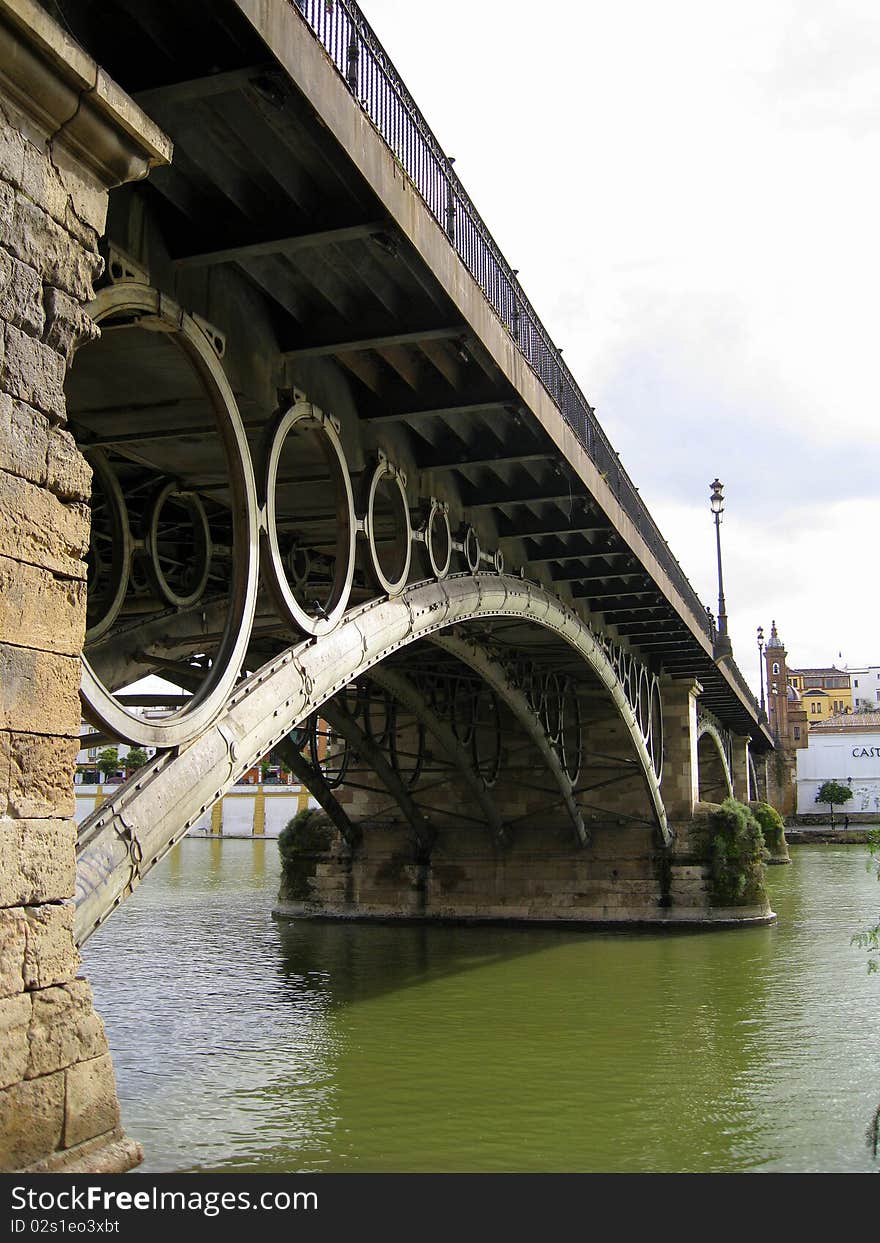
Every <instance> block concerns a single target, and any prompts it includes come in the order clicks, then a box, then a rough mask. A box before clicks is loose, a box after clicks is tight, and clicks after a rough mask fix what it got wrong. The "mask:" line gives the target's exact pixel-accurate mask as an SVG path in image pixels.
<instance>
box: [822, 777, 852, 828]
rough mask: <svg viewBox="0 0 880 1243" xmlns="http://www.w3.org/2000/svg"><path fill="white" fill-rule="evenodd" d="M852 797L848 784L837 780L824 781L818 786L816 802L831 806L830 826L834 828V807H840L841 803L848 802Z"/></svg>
mask: <svg viewBox="0 0 880 1243" xmlns="http://www.w3.org/2000/svg"><path fill="white" fill-rule="evenodd" d="M851 798H852V790H851V789H850V788H849V786H845V785H841V784H840V782H839V781H824V782H823V783H822V785H821V786H820V787H819V791H818V793H817V795H816V802H817V803H827V804H828V806H829V807H830V808H831V827H832V829H833V828H834V807H835V805H836V806H838V807H840V806H841V805H842V804H843V803H847V802H849V800H850V799H851Z"/></svg>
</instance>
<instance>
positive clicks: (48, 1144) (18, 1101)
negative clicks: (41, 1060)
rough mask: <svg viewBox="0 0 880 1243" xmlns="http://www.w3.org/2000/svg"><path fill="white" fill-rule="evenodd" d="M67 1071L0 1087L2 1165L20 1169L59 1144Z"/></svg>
mask: <svg viewBox="0 0 880 1243" xmlns="http://www.w3.org/2000/svg"><path fill="white" fill-rule="evenodd" d="M86 1064H87V1065H88V1063H86ZM66 1073H67V1072H66V1071H63V1070H61V1071H57V1072H56V1073H55V1074H54V1075H44V1076H43V1077H42V1078H41V1079H25V1080H23V1081H22V1082H21V1083H14V1084H12V1085H11V1087H8V1088H4V1089H3V1091H0V1169H2V1170H20V1169H22V1168H23V1167H25V1166H27V1165H30V1164H31V1163H32V1162H34V1161H38V1160H39V1159H40V1158H41V1157H44V1156H45V1155H46V1153H47V1152H54V1150H55V1149H56V1148H57V1147H58V1146H59V1144H60V1143H61V1137H62V1134H63V1131H64V1103H65V1076H66Z"/></svg>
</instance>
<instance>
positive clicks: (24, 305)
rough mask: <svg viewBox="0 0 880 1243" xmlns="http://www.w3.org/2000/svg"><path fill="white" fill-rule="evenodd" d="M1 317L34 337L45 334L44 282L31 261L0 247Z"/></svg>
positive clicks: (0, 318)
mask: <svg viewBox="0 0 880 1243" xmlns="http://www.w3.org/2000/svg"><path fill="white" fill-rule="evenodd" d="M0 320H5V321H6V322H7V323H10V324H15V326H16V328H20V329H21V330H22V332H26V333H27V334H28V336H31V337H42V335H43V329H44V327H45V323H46V314H45V311H44V310H43V282H42V281H41V280H40V276H39V273H37V272H35V271H34V269H33V268H29V267H28V266H27V264H24V263H21V262H20V261H19V260H18V259H14V258H13V257H12V255H10V254H7V253H6V252H5V251H3V250H0Z"/></svg>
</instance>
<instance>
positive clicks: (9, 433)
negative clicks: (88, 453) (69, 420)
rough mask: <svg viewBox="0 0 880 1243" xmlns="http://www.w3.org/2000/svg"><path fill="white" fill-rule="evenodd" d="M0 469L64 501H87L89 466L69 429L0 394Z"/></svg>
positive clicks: (89, 476)
mask: <svg viewBox="0 0 880 1243" xmlns="http://www.w3.org/2000/svg"><path fill="white" fill-rule="evenodd" d="M0 470H5V471H9V473H10V474H11V475H18V476H19V477H20V478H21V479H27V480H28V481H29V482H30V483H36V484H39V485H40V486H41V487H42V486H45V487H47V488H48V489H49V491H50V492H53V493H54V494H55V495H56V496H58V497H60V498H61V500H64V501H88V500H89V498H90V496H91V492H92V468H91V467H90V466H89V464H88V462H87V461H86V459H85V458H84V457H83V455H82V454H81V453H80V451H79V449H78V448H77V445H76V441H75V440H74V439H73V436H71V434H70V432H68V431H67V430H65V428H63V427H57V426H55V425H53V424H52V423H51V421H50V420H49V419H48V418H47V417H46V415H45V414H41V413H40V411H39V410H34V409H33V408H32V407H31V406H28V405H26V404H25V403H24V402H22V401H18V400H16V399H15V398H13V397H10V396H9V394H8V393H0Z"/></svg>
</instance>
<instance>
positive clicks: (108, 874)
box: [76, 573, 671, 943]
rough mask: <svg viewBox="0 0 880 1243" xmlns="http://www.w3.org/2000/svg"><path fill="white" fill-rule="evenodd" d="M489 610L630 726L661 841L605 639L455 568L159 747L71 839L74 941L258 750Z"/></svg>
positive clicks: (530, 592) (551, 598)
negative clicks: (591, 682) (357, 681)
mask: <svg viewBox="0 0 880 1243" xmlns="http://www.w3.org/2000/svg"><path fill="white" fill-rule="evenodd" d="M489 618H512V619H520V620H523V619H524V620H527V621H528V622H529V623H531V624H533V625H536V626H539V627H542V628H543V629H546V630H548V631H551V632H553V633H554V634H555V635H557V636H558V637H559V638H561V639H564V640H565V642H566V643H568V645H569V646H570V647H571V648H572V649H574V650H575V651H576V652H577V653H579V655H580V656H581V658H582V659H583V660H584V662H585V664H586V665H587V666H588V667H589V668H590V669H591V670H592V672H593V674H594V676H595V677H597V678H598V680H599V681H600V682H601V683H602V685H603V686H604V688H605V690H606V691H607V693H608V696H609V698H610V699H611V700H612V702H613V704H614V706H615V708H616V710H617V712H618V714H619V715H620V718H621V720H622V722H623V724H624V726H625V727H626V729H627V732H628V733H629V736H630V741H631V744H632V747H633V751H634V753H635V755H636V757H637V760H638V763H639V765H640V767H641V769H642V773H643V776H644V780H645V783H646V786H647V790H648V795H649V798H650V801H651V804H652V807H653V810H654V815H655V819H656V821H657V825H658V828H659V830H660V832H661V835H662V837H663V839H664V841H666V842H667V843H668V842H669V840H670V838H671V834H670V831H669V828H668V825H667V821H666V812H665V809H664V807H663V801H662V798H661V794H660V784H659V781H658V780H657V776H656V773H655V772H654V768H653V765H652V763H651V756H650V754H649V751H648V747H647V744H646V742H645V739H644V737H643V735H642V732H641V729H640V728H639V724H638V721H637V718H636V714H635V712H634V711H633V708H632V707H631V706H630V703H629V701H628V700H627V697H626V694H625V691H624V689H623V687H622V686H621V684H620V680H619V678H618V677H617V675H616V673H615V670H614V667H613V665H612V663H611V660H610V659H609V655H608V653H607V651H606V648H605V645H604V644H603V643H602V641H601V639H600V638H599V637H598V636H597V635H596V633H595V632H594V631H593V630H592V629H591V627H589V626H588V625H587V624H586V623H585V622H584V621H583V620H582V619H581V618H580V617H578V615H577V614H576V613H574V612H573V611H572V610H571V609H570V608H568V606H567V605H565V604H564V603H563V601H562V600H560V599H559V598H558V597H557V596H555V595H552V594H551V593H550V592H548V591H546V590H545V589H544V588H543V587H540V586H538V585H536V584H534V583H531V582H529V581H527V580H523V579H521V578H518V577H514V576H512V575H509V574H492V573H477V574H471V573H465V574H458V575H455V576H454V577H449V578H447V579H445V580H444V581H443V582H435V581H428V582H422V583H417V584H414V585H413V586H411V587H408V588H407V589H406V590H405V591H403V592H402V593H401V594H400V595H399V596H397V597H395V598H393V599H387V598H380V599H376V600H372V601H370V602H369V603H367V604H364V605H361V606H359V607H356V608H352V609H350V610H349V611H348V613H347V614H346V615H345V617H344V618H343V620H342V622H341V623H340V625H339V626H338V627H337V629H336V630H334V631H333V632H332V633H330V634H328V635H326V636H324V637H323V638H321V639H318V640H315V639H307V640H304V641H302V642H300V643H298V644H296V645H295V646H293V647H290V648H288V649H287V651H285V652H284V653H283V654H282V655H280V656H279V657H277V658H275V659H274V660H271V661H269V662H268V663H267V664H265V665H264V666H263V667H262V668H261V669H259V670H257V671H256V672H255V673H253V674H251V675H250V677H248V678H247V679H246V680H245V681H244V682H242V683H241V684H240V685H239V686H237V687H236V688H235V690H234V691H233V693H232V695H231V697H230V699H229V701H228V703H227V704H226V706H225V708H224V710H223V711H222V712H221V714H220V715H219V716H218V717H216V718H215V719H214V720H213V721H212V722H211V724H210V725H208V726H207V727H206V728H205V729H204V731H203V732H202V734H201V735H200V736H199V737H198V738H196V739H195V740H194V741H193V742H192V744H191V745H190V746H189V747H187V748H186V749H185V750H180V751H166V752H164V753H163V754H161V755H159V756H157V757H156V758H155V759H154V760H153V761H151V762H150V763H149V764H148V765H146V766H145V767H144V768H143V769H141V770H140V772H139V773H138V774H137V777H136V779H134V780H133V781H131V782H129V783H128V784H127V785H125V786H123V787H122V788H121V789H120V790H119V791H118V792H117V794H116V795H114V796H113V798H112V799H110V800H108V802H106V803H104V804H103V805H102V806H101V807H100V808H99V809H97V811H96V812H94V813H93V814H92V815H91V816H90V817H88V819H87V820H86V821H84V823H83V825H82V827H81V833H80V845H79V848H78V867H77V885H76V900H77V916H76V935H77V938H78V940H79V942H80V943H82V942H83V941H85V939H86V938H87V937H88V936H89V934H90V933H91V932H92V931H93V930H94V928H96V927H98V926H99V925H100V924H101V923H102V922H103V921H104V920H105V919H106V918H107V916H108V915H109V914H110V912H111V911H112V910H113V909H114V908H115V907H116V906H118V905H119V904H120V903H121V902H122V901H124V899H125V898H126V897H127V896H128V894H129V893H131V892H132V891H133V889H134V888H135V887H136V886H137V885H138V884H139V883H140V880H141V879H142V878H143V876H144V875H145V874H146V872H148V871H149V870H150V868H151V867H152V866H153V865H154V864H155V863H157V862H158V861H159V860H160V859H161V858H162V857H163V856H164V855H165V854H166V853H167V851H168V850H170V848H171V847H172V846H173V845H174V843H175V842H177V841H179V840H180V838H181V837H183V836H184V835H185V833H186V832H187V830H188V829H189V828H190V826H191V825H193V824H194V823H195V822H196V820H198V819H199V817H200V816H202V815H203V814H204V813H205V812H206V811H207V810H208V808H209V807H210V806H211V805H212V804H213V803H214V802H216V800H217V799H218V798H220V797H221V796H222V794H223V792H224V790H226V789H227V788H228V787H229V786H231V785H232V784H234V782H235V781H236V780H237V779H238V778H239V777H240V776H241V775H243V774H244V773H245V772H246V771H247V769H248V768H249V767H250V765H251V764H252V763H253V761H254V759H255V758H257V757H259V756H262V755H265V754H266V753H267V752H268V751H269V750H271V749H272V747H274V746H275V745H277V743H278V742H279V741H280V740H281V739H282V738H284V737H286V735H287V734H288V733H289V732H290V730H291V729H292V728H294V727H295V726H296V725H298V724H300V723H301V722H302V721H303V720H305V718H306V717H307V716H308V715H309V714H310V713H311V712H313V711H314V710H315V709H316V708H319V707H320V706H321V705H322V704H323V703H324V702H325V701H326V700H327V699H330V698H331V697H332V696H333V695H335V694H336V693H337V692H338V691H340V690H342V689H343V687H345V686H346V685H347V684H348V683H349V682H350V681H351V680H352V679H353V678H355V677H357V676H359V675H361V674H363V673H366V672H367V671H369V670H371V669H375V674H374V675H373V676H374V677H375V678H376V680H380V679H386V684H387V678H389V677H391V676H392V675H391V674H390V673H388V672H386V671H385V670H379V669H376V666H378V665H380V664H381V662H382V661H384V660H385V659H386V658H387V657H389V656H390V655H392V654H393V653H394V652H397V651H400V650H401V649H402V648H404V647H406V646H408V645H409V644H411V643H414V642H416V641H418V640H420V639H426V638H428V637H430V636H432V635H435V634H438V633H439V632H440V631H442V630H446V629H448V628H449V627H451V626H453V625H455V624H464V623H467V622H470V621H476V620H481V619H489ZM414 689H415V688H413V690H414ZM483 793H484V794H485V792H483Z"/></svg>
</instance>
